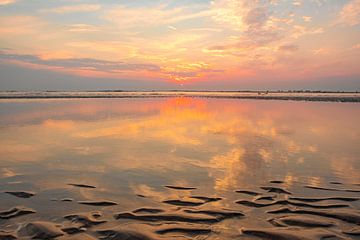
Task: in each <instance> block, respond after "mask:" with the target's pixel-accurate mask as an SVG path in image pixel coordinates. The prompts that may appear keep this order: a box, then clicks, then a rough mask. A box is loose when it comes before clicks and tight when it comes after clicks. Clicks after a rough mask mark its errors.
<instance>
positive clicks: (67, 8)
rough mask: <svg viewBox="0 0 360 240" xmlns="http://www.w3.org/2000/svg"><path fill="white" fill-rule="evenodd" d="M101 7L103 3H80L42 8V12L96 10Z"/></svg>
mask: <svg viewBox="0 0 360 240" xmlns="http://www.w3.org/2000/svg"><path fill="white" fill-rule="evenodd" d="M100 8H101V5H99V4H79V5H71V6H62V7H56V8H49V9H42V10H41V12H46V13H74V12H95V11H98V10H100Z"/></svg>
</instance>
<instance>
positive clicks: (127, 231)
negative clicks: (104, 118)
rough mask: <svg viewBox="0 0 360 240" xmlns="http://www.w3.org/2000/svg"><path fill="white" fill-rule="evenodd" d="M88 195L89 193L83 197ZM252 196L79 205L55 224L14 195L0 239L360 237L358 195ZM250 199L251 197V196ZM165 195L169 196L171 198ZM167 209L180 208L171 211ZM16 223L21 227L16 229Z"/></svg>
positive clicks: (2, 214) (262, 191) (263, 191)
mask: <svg viewBox="0 0 360 240" xmlns="http://www.w3.org/2000/svg"><path fill="white" fill-rule="evenodd" d="M284 184H286V182H285V183H284ZM298 187H299V188H301V187H302V186H298ZM197 188H198V187H188V189H184V187H180V186H179V187H177V186H174V187H172V188H171V189H172V190H170V191H188V192H189V194H196V191H197V190H196V189H197ZM92 189H93V188H87V190H86V191H92ZM273 189H276V191H275V192H276V194H275V195H274V196H273V197H272V198H271V199H270V200H269V199H267V198H266V196H267V194H268V192H269V191H271V190H273ZM255 190H256V192H257V195H256V197H254V198H252V199H248V200H243V199H242V198H243V197H245V196H248V195H249V194H248V193H249V191H242V190H236V191H234V192H233V197H235V198H238V199H239V200H237V201H235V203H234V204H233V206H232V208H231V209H229V208H227V209H225V208H223V207H220V206H217V205H212V204H211V203H213V202H214V201H215V202H218V201H223V199H225V197H212V196H197V197H190V198H195V199H198V200H199V201H197V202H190V201H184V200H181V199H174V200H167V201H156V200H154V199H153V200H151V202H152V203H151V205H153V206H157V207H146V206H142V207H140V208H137V209H133V210H129V211H123V212H117V210H116V208H113V207H114V205H117V203H115V202H113V201H105V200H104V201H97V200H93V201H77V204H86V205H90V206H91V207H90V206H89V207H88V208H87V209H86V210H87V211H86V212H82V213H76V212H75V213H72V214H67V215H64V216H58V217H57V218H56V219H54V221H48V220H46V219H47V218H46V217H44V216H42V215H41V213H39V212H38V211H37V210H35V209H31V208H28V207H25V206H20V205H19V206H17V204H24V205H26V204H27V201H31V200H30V199H29V198H27V197H26V199H27V200H26V201H21V202H20V201H18V200H17V199H18V198H19V197H18V194H13V196H14V199H13V201H12V204H14V207H13V208H11V209H2V210H1V211H0V219H2V220H1V222H0V223H1V224H2V226H4V229H2V230H1V232H0V239H134V240H135V239H173V238H175V237H176V239H192V238H194V239H205V238H206V239H251V238H252V237H255V238H258V239H322V238H335V239H351V238H353V237H357V236H360V235H359V234H360V231H359V230H360V211H359V209H358V206H359V205H352V204H349V202H351V203H355V202H357V201H359V200H360V198H359V197H360V196H359V194H358V193H357V192H352V194H353V195H352V196H351V197H350V196H349V197H342V196H335V195H334V196H328V195H327V196H324V197H321V195H322V192H323V189H320V190H319V189H316V190H317V192H314V194H313V195H314V196H316V197H313V196H311V195H307V196H296V195H295V194H292V193H290V192H289V191H288V190H286V189H285V188H282V187H278V186H277V187H259V189H254V192H255ZM334 190H337V191H342V190H343V188H339V189H337V188H332V189H331V190H330V192H332V191H334ZM13 193H16V192H13ZM18 193H23V192H22V191H19V192H18ZM250 193H251V194H250V195H251V196H253V194H252V193H253V192H252V191H251V192H250ZM168 194H169V195H172V192H168ZM20 195H22V194H20ZM180 195H181V194H180ZM37 197H42V196H41V195H40V196H38V195H37ZM226 197H229V195H227V196H226ZM35 201H36V200H35ZM48 201H50V200H48ZM75 202H76V200H75ZM304 202H306V203H304ZM314 202H322V204H321V205H320V204H314ZM195 203H196V204H195ZM58 204H59V202H53V204H52V206H53V207H54V208H56V207H57V205H58ZM74 204H76V203H74ZM169 204H171V205H175V206H179V207H176V208H172V207H169V206H168V205H169ZM238 205H241V206H238ZM259 208H260V209H263V210H261V212H258V213H256V214H255V215H253V213H252V212H253V210H257V209H259ZM103 212H104V213H105V212H107V213H110V215H108V214H103ZM30 215H31V216H30ZM25 216H27V217H25ZM254 216H258V217H261V218H262V219H263V220H262V221H263V222H264V223H265V225H267V226H266V227H261V228H259V227H254V226H251V225H253V224H254V223H252V224H249V222H247V221H246V220H247V219H251V218H253V217H254ZM43 217H44V219H42V218H43ZM10 219H11V220H12V224H10V225H9V222H6V221H8V220H10ZM226 221H228V222H229V223H231V224H236V228H235V229H236V230H235V231H234V230H233V231H228V230H227V229H226V228H223V227H219V226H223V225H222V223H223V222H226ZM257 221H261V220H260V219H258V220H257ZM15 223H21V224H20V225H18V226H19V227H16V228H15V226H17V224H15ZM266 223H267V224H266ZM246 225H249V227H247V226H246ZM202 237H204V238H202Z"/></svg>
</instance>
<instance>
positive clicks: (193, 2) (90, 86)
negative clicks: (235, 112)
mask: <svg viewBox="0 0 360 240" xmlns="http://www.w3.org/2000/svg"><path fill="white" fill-rule="evenodd" d="M359 63H360V0H211V1H209V0H168V1H165V0H151V1H149V0H131V1H124V0H51V1H49V0H0V90H24V91H25V90H26V91H27V90H96V89H98V90H102V89H124V90H166V89H177V90H190V89H194V90H265V89H269V90H278V89H279V90H289V89H311V90H346V91H359V90H360V64H359Z"/></svg>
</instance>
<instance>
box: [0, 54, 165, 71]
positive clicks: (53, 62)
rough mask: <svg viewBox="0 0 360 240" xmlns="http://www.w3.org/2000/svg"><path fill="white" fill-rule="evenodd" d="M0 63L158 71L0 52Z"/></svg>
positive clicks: (146, 66)
mask: <svg viewBox="0 0 360 240" xmlns="http://www.w3.org/2000/svg"><path fill="white" fill-rule="evenodd" d="M0 61H5V62H9V61H10V62H13V63H20V64H21V63H23V64H35V65H38V66H44V67H51V68H57V69H83V70H92V71H100V72H113V73H116V72H121V71H139V70H142V71H150V72H157V71H160V68H159V67H158V66H157V65H153V64H136V63H124V62H115V61H106V60H98V59H92V58H67V59H42V58H41V57H39V56H37V55H24V54H11V53H6V52H0Z"/></svg>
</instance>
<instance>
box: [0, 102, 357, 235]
mask: <svg viewBox="0 0 360 240" xmlns="http://www.w3.org/2000/svg"><path fill="white" fill-rule="evenodd" d="M359 123H360V105H359V104H358V103H334V102H301V101H279V100H245V99H221V98H216V99H215V98H214V99H210V98H192V97H186V96H184V97H163V98H121V99H7V100H6V99H3V100H0V189H1V192H0V212H1V211H5V210H9V209H11V208H13V207H18V208H20V207H26V208H27V209H31V210H32V211H33V213H29V214H24V215H21V216H16V217H9V218H7V217H6V216H7V215H6V214H5V215H4V214H1V213H0V229H1V230H2V231H5V232H6V233H7V234H13V235H14V236H18V237H20V238H21V237H26V236H30V235H31V233H32V232H31V231H30V230H29V229H28V225H29V223H34V222H38V221H41V222H46V223H48V224H54V225H51V226H53V227H54V228H56V229H57V230H58V231H60V232H62V236H61V235H60V234H59V235H58V236H60V237H59V239H67V238H69V237H70V236H73V237H74V236H75V237H76V236H77V237H79V239H85V238H89V239H90V238H100V237H105V239H115V238H111V237H110V235H106V234H108V232H107V233H104V232H103V231H102V230H108V231H110V230H111V231H113V233H114V232H115V233H117V234H124V232H125V233H127V231H133V232H134V234H144V235H146V236H147V237H149V238H153V239H157V238H159V239H234V238H239V239H253V238H254V237H255V238H256V235H257V234H256V231H255V230H256V229H258V228H261V229H269V231H270V230H271V229H273V230H274V229H275V230H276V229H278V228H281V229H282V230H284V229H285V230H284V231H289V234H296V232H297V231H299V229H300V231H305V232H304V234H305V233H306V234H309V236H312V237H313V236H319V234H324V232H325V233H326V234H330V235H331V234H333V235H334V236H338V237H339V236H341V237H347V238H349V239H351V238H356V235H354V234H353V235H351V234H346V232H348V231H354V229H357V230H358V229H359V228H358V225H359V224H360V220H359V219H360V213H359V207H360V205H359V202H360V201H357V198H359V197H360V186H359V183H360V124H359ZM274 181H275V182H274ZM71 184H75V185H76V184H80V186H74V185H71ZM81 184H82V185H88V186H81ZM90 186H92V187H90ZM309 187H310V188H309ZM185 188H186V189H185ZM187 188H189V189H187ZM276 189H277V190H276ZM279 189H281V190H279ZM19 191H23V192H27V193H28V192H30V193H32V194H34V196H31V197H28V198H26V197H24V196H20V197H19V196H14V192H19ZM236 191H240V192H236ZM241 191H249V192H250V193H249V192H241ZM6 192H12V193H13V194H11V193H10V194H9V193H6ZM199 197H200V198H199ZM259 197H265V198H264V199H259ZM334 197H344V198H349V199H343V200H341V199H340V200H339V199H324V198H334ZM291 198H307V200H308V201H307V202H306V201H305V202H304V201H301V199H300V200H299V199H298V200H296V199H291ZM318 198H323V199H322V200H321V201H315V200H316V199H318ZM314 199H315V200H314ZM351 199H352V200H351ZM83 201H90V204H91V205H88V204H83V203H84V202H83ZM239 201H240V202H239ZM294 202H295V203H294ZM85 203H89V202H85ZM254 203H256V204H254ZM257 203H258V204H257ZM297 203H300V204H302V203H305V204H310V206H306V205H304V206H302V205H299V204H297ZM115 204H116V205H115ZM339 204H342V205H345V206H334V205H339ZM104 205H109V206H104ZM314 205H315V207H314ZM317 205H320V207H317ZM281 207H286V208H288V209H291V210H292V211H294V210H296V209H305V210H308V211H310V212H307V213H289V212H288V213H282V214H280V215H279V214H272V213H269V212H268V211H271V210H274V209H279V208H281ZM140 208H151V209H153V210H154V211H151V210H150V211H149V209H147V210H144V209H143V210H139V209H140ZM134 210H139V211H135V212H133V211H134ZM210 210H211V211H215V212H216V211H217V213H212V214H210V213H205V212H202V213H201V212H194V211H210ZM229 211H230V212H232V213H237V214H233V215H234V216H228V217H223V216H224V212H229ZM311 211H312V212H311ZM324 211H326V212H333V213H334V214H333V216H323V215H324V214H322V215H321V213H320V214H319V212H324ZM94 212H98V213H99V215H101V216H100V217H98V218H95V217H92V216H91V217H92V218H93V220H94V219H95V220H96V219H97V220H99V219H100V220H103V221H106V222H105V223H101V224H100V223H99V224H94V223H92V224H88V225H87V226H86V228H83V229H82V231H80V233H76V234H69V233H66V231H65V230H61V229H64V228H65V227H68V226H75V227H78V228H81V227H83V225H82V222H83V221H81V220H79V216H82V215H81V214H85V215H86V214H87V215H86V216H90V215H91V214H93V213H94ZM339 212H340V213H339ZM349 212H350V214H353V215H354V216H355V220H348V219H346V218H345V220H344V217H343V218H342V217H341V216H342V215H341V213H349ZM119 213H120V215H119V216H120V217H119V216H118V215H117V214H119ZM126 213H127V214H128V215H126ZM240 213H241V214H242V215H241V216H240ZM72 214H75V215H76V216H77V218H76V217H75V218H69V217H66V216H67V215H72ZM121 214H123V215H121ZM129 214H132V215H131V216H130V215H129ZM221 214H223V215H221ZM339 214H340V217H339ZM19 215H20V214H19ZM235 215H236V216H235ZM1 216H5V218H6V219H5V218H4V217H1ZM126 216H127V217H126ZM129 216H130V217H129ZM139 216H140V217H139ZM144 216H145V217H144ZM149 216H152V217H153V218H150V217H149ZM154 216H155V217H154ZM159 216H160V217H159ZM164 216H165V217H164ZM166 216H170V217H166ZM177 216H182V217H183V218H180V219H179V218H176V217H177ZM184 216H185V217H184ZM219 216H220V217H219ZM289 216H294V217H299V218H301V217H305V218H306V217H308V218H309V217H310V218H312V219H314V218H318V219H319V222H322V223H323V222H329V221H330V222H331V223H332V226H331V227H321V228H320V230H321V231H324V232H320V233H319V232H317V231H318V230H319V228H316V229H315V230H314V228H312V227H309V226H304V224H302V225H301V224H295V225H294V223H293V222H292V223H291V221H289V222H290V223H289V222H286V223H284V225H283V226H281V227H280V226H278V225H276V224H275V225H274V221H281V218H280V217H289ZM334 216H335V217H334ZM356 217H357V218H356ZM1 218H3V219H1ZM273 218H275V220H272V221H268V220H269V219H273ZM278 218H279V219H278ZM194 219H195V220H194ZM199 219H200V220H199ZM212 219H213V220H212ZM214 219H215V220H214ZM356 219H357V220H356ZM297 220H299V219H297ZM300 220H301V219H300ZM302 220H304V219H302ZM304 221H305V222H306V221H308V219H305V220H304ZM56 224H58V225H56ZM280 225H281V224H280ZM35 226H36V224H35ZM119 228H120V230H117V229H119ZM289 228H290V230H289ZM293 228H295V230H294V229H293ZM19 229H20V230H19ZM21 229H22V230H21ZM24 229H25V230H24ZM164 229H165V230H166V229H170V230H169V231H162V230H164ZM174 229H175V230H174ZM179 229H180V230H179ZM189 229H190V230H189ZM254 229H255V230H254ZM48 230H49V229H48ZM247 230H248V231H247ZM252 230H253V231H252ZM34 231H35V232H36V233H38V232H39V231H40V230H39V229H37V230H34ZM34 231H33V232H34ZM49 231H50V230H49ZM49 231H47V233H49ZM53 231H55V230H53ZM116 231H118V232H116ZM276 231H277V230H276ZM40 232H41V231H40ZM278 232H280V234H282V232H281V231H278ZM308 232H309V233H308ZM32 234H34V233H32ZM104 234H105V235H104ZM131 234H132V233H131ZM131 234H130V235H131ZM266 234H270V233H269V232H267V233H266ZM284 234H287V233H286V232H285V233H284ZM316 234H317V235H316ZM258 235H259V234H258ZM54 236H55V235H54ZM304 236H305V235H304ZM106 237H107V238H106ZM134 239H135V238H134ZM144 239H145V238H144ZM275 239H276V238H275ZM315 239H316V238H315Z"/></svg>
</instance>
